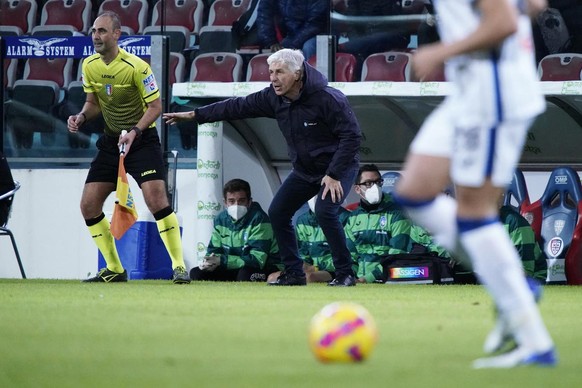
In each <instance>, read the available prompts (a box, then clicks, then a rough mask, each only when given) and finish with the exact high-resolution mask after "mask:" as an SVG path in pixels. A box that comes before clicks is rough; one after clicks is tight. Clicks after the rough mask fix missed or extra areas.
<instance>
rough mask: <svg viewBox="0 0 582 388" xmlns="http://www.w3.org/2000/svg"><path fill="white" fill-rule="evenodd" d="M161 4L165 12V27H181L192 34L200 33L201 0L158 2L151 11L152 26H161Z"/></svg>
mask: <svg viewBox="0 0 582 388" xmlns="http://www.w3.org/2000/svg"><path fill="white" fill-rule="evenodd" d="M162 4H163V5H164V11H165V18H166V20H165V22H164V24H165V25H166V26H182V27H186V28H187V29H188V31H190V32H191V33H194V34H198V33H199V32H200V28H201V27H202V17H203V15H204V3H203V2H202V0H165V1H163V2H162V1H161V0H158V1H157V2H156V3H155V4H154V8H153V11H152V22H151V25H152V26H161V25H162Z"/></svg>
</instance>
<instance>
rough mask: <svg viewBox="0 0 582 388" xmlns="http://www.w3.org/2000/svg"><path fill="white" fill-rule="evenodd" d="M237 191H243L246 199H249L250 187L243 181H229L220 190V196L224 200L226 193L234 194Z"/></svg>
mask: <svg viewBox="0 0 582 388" xmlns="http://www.w3.org/2000/svg"><path fill="white" fill-rule="evenodd" d="M237 191H244V192H245V194H246V195H247V199H249V200H250V199H251V197H252V196H251V185H250V184H249V182H247V181H245V180H243V179H231V180H229V181H228V182H226V183H225V184H224V188H223V189H222V196H223V197H224V199H225V200H226V193H234V192H237Z"/></svg>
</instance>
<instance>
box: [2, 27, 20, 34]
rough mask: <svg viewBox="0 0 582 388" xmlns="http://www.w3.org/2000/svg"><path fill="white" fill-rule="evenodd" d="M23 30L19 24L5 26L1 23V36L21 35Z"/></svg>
mask: <svg viewBox="0 0 582 388" xmlns="http://www.w3.org/2000/svg"><path fill="white" fill-rule="evenodd" d="M20 35H22V30H21V29H20V27H18V26H3V25H0V36H20Z"/></svg>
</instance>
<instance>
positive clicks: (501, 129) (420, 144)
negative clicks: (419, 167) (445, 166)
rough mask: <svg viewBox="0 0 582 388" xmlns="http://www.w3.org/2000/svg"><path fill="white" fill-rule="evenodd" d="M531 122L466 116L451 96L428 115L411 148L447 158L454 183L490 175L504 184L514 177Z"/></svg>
mask: <svg viewBox="0 0 582 388" xmlns="http://www.w3.org/2000/svg"><path fill="white" fill-rule="evenodd" d="M532 122H533V119H512V120H511V121H504V122H501V123H495V122H492V121H484V120H479V119H476V118H475V117H473V118H469V117H467V116H464V115H463V112H462V111H461V110H460V109H458V106H456V105H455V104H454V103H452V101H451V100H445V102H443V103H442V104H441V105H440V106H439V107H437V108H436V109H435V110H434V111H433V112H432V113H431V114H430V115H429V116H428V118H427V119H426V121H425V122H424V124H423V125H422V127H421V128H420V131H419V132H418V134H417V135H416V137H415V139H414V140H413V142H412V144H411V146H410V150H411V152H412V153H413V154H421V155H430V156H440V157H446V158H449V159H450V160H451V179H452V180H453V182H454V183H455V184H457V185H461V186H468V187H479V186H481V185H482V184H483V183H484V182H485V180H486V179H487V178H489V177H490V178H491V181H492V182H493V184H494V185H495V186H497V187H506V186H507V185H509V184H510V183H511V180H512V179H513V172H514V170H515V167H516V166H517V163H518V162H519V159H520V157H521V154H522V151H523V145H524V142H525V139H526V136H527V131H528V129H529V127H530V126H531V124H532Z"/></svg>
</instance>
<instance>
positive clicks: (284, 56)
mask: <svg viewBox="0 0 582 388" xmlns="http://www.w3.org/2000/svg"><path fill="white" fill-rule="evenodd" d="M303 61H305V57H304V56H303V53H302V52H301V50H294V49H282V50H279V51H276V52H274V53H273V54H271V55H269V57H268V58H267V63H268V64H269V66H271V64H272V63H275V62H281V63H284V64H286V65H287V67H288V68H289V70H291V71H292V72H296V71H300V70H301V69H302V68H303Z"/></svg>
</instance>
